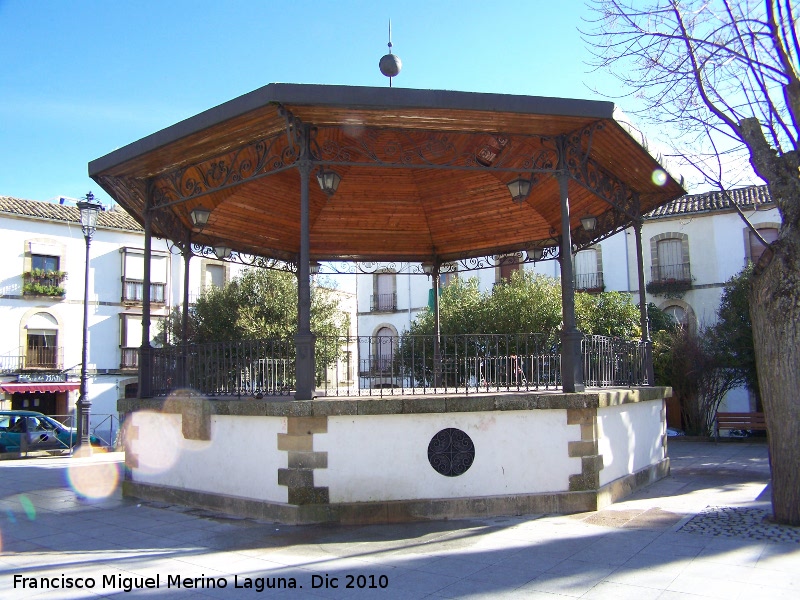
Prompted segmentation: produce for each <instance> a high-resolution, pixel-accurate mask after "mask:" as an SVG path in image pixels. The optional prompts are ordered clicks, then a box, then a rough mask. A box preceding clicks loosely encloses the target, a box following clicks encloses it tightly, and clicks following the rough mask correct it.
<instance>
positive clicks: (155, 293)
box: [121, 248, 168, 304]
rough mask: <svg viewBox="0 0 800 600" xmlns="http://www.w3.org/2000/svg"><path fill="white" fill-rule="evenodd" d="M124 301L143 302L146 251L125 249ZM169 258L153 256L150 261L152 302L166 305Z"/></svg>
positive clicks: (123, 271)
mask: <svg viewBox="0 0 800 600" xmlns="http://www.w3.org/2000/svg"><path fill="white" fill-rule="evenodd" d="M121 252H122V301H123V302H142V299H143V298H144V251H142V250H138V249H133V248H123V249H122V250H121ZM167 266H168V261H167V257H166V256H163V255H158V254H153V255H152V257H151V260H150V302H154V303H156V304H162V303H164V302H165V301H166V300H165V296H166V287H167Z"/></svg>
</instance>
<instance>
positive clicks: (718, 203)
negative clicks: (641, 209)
mask: <svg viewBox="0 0 800 600" xmlns="http://www.w3.org/2000/svg"><path fill="white" fill-rule="evenodd" d="M731 200H732V201H733V202H735V203H736V204H737V205H738V206H739V207H741V208H744V207H745V206H747V207H761V206H763V205H766V204H771V203H772V198H771V197H770V195H769V190H768V189H767V186H765V185H751V186H749V187H745V188H738V189H735V190H728V192H727V196H726V195H725V194H723V193H722V192H720V191H719V190H715V191H713V192H705V193H702V194H687V195H686V196H681V197H680V198H677V199H676V200H672V201H670V202H667V203H666V204H662V205H661V206H659V207H658V208H656V209H655V210H652V211H650V212H649V213H647V214H645V215H644V218H645V219H658V218H660V217H671V216H674V215H686V214H692V213H699V212H710V211H716V210H727V209H730V208H732V204H731Z"/></svg>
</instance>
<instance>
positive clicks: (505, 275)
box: [497, 254, 522, 283]
mask: <svg viewBox="0 0 800 600" xmlns="http://www.w3.org/2000/svg"><path fill="white" fill-rule="evenodd" d="M520 269H522V263H521V262H520V260H519V257H518V256H517V255H516V254H511V255H508V256H502V257H500V271H499V273H498V275H499V279H498V280H497V282H498V283H505V282H509V281H511V276H512V275H513V274H514V273H516V272H517V271H519V270H520Z"/></svg>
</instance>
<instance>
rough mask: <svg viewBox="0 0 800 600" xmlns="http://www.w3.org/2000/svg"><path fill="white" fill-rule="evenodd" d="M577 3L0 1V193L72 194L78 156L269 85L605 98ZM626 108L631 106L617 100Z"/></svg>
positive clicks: (91, 186)
mask: <svg viewBox="0 0 800 600" xmlns="http://www.w3.org/2000/svg"><path fill="white" fill-rule="evenodd" d="M587 16H590V15H589V12H588V9H587V8H586V7H585V5H584V2H583V0H562V1H561V2H552V1H541V0H510V1H504V2H486V1H483V2H476V1H473V0H460V1H458V2H456V1H437V0H426V1H416V0H414V1H402V0H395V1H394V2H384V1H382V0H380V1H379V0H371V1H356V0H339V1H336V2H333V1H331V2H328V1H317V2H311V1H295V2H291V1H290V2H287V1H286V0H284V1H283V2H274V1H272V0H250V1H248V2H244V1H238V0H217V1H215V2H208V1H205V0H193V1H185V0H169V1H165V0H162V1H154V0H136V1H128V0H104V1H94V0H70V1H67V0H62V1H56V0H36V1H34V0H0V40H2V68H0V165H2V167H0V195H6V196H12V197H16V198H27V199H34V200H51V199H57V198H58V197H60V196H65V197H72V198H78V197H81V196H83V195H84V194H85V193H86V192H87V191H89V190H92V191H94V193H95V194H96V196H97V197H98V198H99V199H100V200H101V201H102V202H103V203H108V202H110V199H109V197H108V196H107V195H106V194H105V192H103V191H102V190H101V189H100V188H99V186H98V185H97V184H95V183H94V182H93V181H92V180H91V179H89V177H88V176H87V174H86V172H87V163H88V162H89V161H90V160H93V159H95V158H98V157H100V156H103V155H105V154H107V153H108V152H111V151H112V150H114V149H115V148H118V147H121V146H124V145H126V144H129V143H131V142H134V141H136V140H138V139H140V138H142V137H144V136H146V135H148V134H150V133H153V132H155V131H158V130H159V129H162V128H164V127H167V126H169V125H171V124H173V123H175V122H177V121H180V120H182V119H184V118H187V117H190V116H192V115H194V114H197V113H198V112H201V111H203V110H205V109H207V108H211V107H212V106H216V105H218V104H221V103H222V102H225V101H227V100H230V99H232V98H235V97H237V96H239V95H241V94H244V93H247V92H249V91H252V90H254V89H257V88H259V87H261V86H263V85H266V84H268V83H272V82H285V83H321V84H343V85H364V86H386V85H388V80H387V79H386V78H385V77H383V76H382V75H381V74H380V72H379V71H378V61H379V59H380V57H381V56H382V55H383V54H385V53H386V52H387V51H388V48H387V46H386V43H387V41H388V39H387V38H388V20H389V19H390V18H391V20H392V41H393V43H394V52H395V54H397V55H398V56H400V58H401V59H402V61H403V71H402V73H401V74H400V76H399V77H397V78H396V79H395V80H394V85H395V86H398V87H408V88H435V89H451V90H463V91H474V92H496V93H508V94H524V95H539V96H560V97H574V98H590V99H599V98H598V96H596V95H595V94H594V93H593V92H591V91H590V87H589V86H591V85H594V84H598V83H600V84H602V80H603V79H604V78H605V79H607V77H605V76H604V75H603V74H595V73H591V72H590V68H589V67H588V66H587V65H586V61H587V60H588V59H589V58H590V57H589V53H588V51H587V49H586V45H585V44H584V42H583V41H582V40H581V38H580V34H579V32H578V30H577V28H578V27H579V26H581V25H582V24H583V21H582V17H587ZM621 106H622V107H623V109H624V108H625V105H624V103H622V104H621Z"/></svg>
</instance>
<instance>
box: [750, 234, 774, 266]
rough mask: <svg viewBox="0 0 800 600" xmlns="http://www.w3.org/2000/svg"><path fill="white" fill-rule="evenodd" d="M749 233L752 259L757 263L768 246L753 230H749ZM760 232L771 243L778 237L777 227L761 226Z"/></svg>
mask: <svg viewBox="0 0 800 600" xmlns="http://www.w3.org/2000/svg"><path fill="white" fill-rule="evenodd" d="M747 233H748V235H749V242H750V247H749V250H750V260H751V261H752V262H754V263H755V262H758V259H759V258H761V255H762V254H763V253H764V250H766V249H767V248H766V246H764V244H762V243H761V242H760V241H759V239H758V238H757V237H756V235H755V234H754V233H753V232H752V231H749V230H748V232H747ZM758 233H760V234H761V237H763V238H764V240H765V241H766V242H767V243H768V244H771V243H772V242H774V241H775V240H777V239H778V229H777V228H776V227H764V228H759V229H758Z"/></svg>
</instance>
